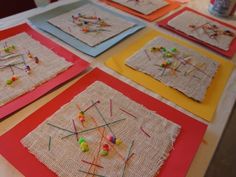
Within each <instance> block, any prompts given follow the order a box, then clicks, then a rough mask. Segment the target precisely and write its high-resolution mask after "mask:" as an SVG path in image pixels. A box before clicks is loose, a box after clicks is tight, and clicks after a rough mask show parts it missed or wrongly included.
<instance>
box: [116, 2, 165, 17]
mask: <svg viewBox="0 0 236 177" xmlns="http://www.w3.org/2000/svg"><path fill="white" fill-rule="evenodd" d="M112 1H114V2H116V3H119V4H121V5H123V6H126V7H129V8H130V9H133V10H136V11H137V12H140V13H142V14H144V15H149V14H151V13H152V12H154V11H156V10H158V9H160V8H162V7H164V6H166V5H168V4H169V3H168V2H166V1H164V0H112Z"/></svg>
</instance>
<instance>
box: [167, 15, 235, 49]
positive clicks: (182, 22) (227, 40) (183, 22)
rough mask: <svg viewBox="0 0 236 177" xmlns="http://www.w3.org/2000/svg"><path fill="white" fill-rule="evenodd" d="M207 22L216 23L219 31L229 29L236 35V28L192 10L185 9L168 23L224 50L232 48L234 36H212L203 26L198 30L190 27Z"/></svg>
mask: <svg viewBox="0 0 236 177" xmlns="http://www.w3.org/2000/svg"><path fill="white" fill-rule="evenodd" d="M206 23H210V24H211V25H216V26H217V28H218V30H219V31H222V32H223V31H226V30H229V31H231V32H233V33H234V34H235V35H236V31H235V30H233V29H231V28H228V27H226V26H224V25H222V24H220V23H218V22H216V21H214V20H211V19H209V18H206V17H204V16H201V15H198V14H196V13H194V12H190V11H184V12H182V13H181V14H180V15H178V16H176V17H174V18H173V19H171V20H170V21H169V22H168V25H169V26H171V27H173V28H175V29H176V30H178V31H181V32H183V33H185V34H186V35H189V36H193V37H194V38H196V39H199V40H201V41H203V42H205V43H208V44H211V45H213V46H215V47H218V48H220V49H223V50H228V49H229V48H230V45H231V42H232V41H233V39H234V36H227V35H217V36H216V37H215V38H210V37H209V36H208V34H206V33H205V32H204V31H203V30H202V29H201V28H199V29H197V30H193V29H192V28H190V25H195V26H196V27H198V26H201V25H204V24H206Z"/></svg>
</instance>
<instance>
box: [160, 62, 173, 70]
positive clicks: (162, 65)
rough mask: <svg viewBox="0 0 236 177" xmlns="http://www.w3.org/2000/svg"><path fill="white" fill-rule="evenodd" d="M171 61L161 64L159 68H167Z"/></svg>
mask: <svg viewBox="0 0 236 177" xmlns="http://www.w3.org/2000/svg"><path fill="white" fill-rule="evenodd" d="M171 63H172V62H171V61H170V60H168V61H163V62H162V63H161V67H162V68H167V67H168V66H170V65H171Z"/></svg>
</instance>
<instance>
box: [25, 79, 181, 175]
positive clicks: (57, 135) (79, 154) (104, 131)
mask: <svg viewBox="0 0 236 177" xmlns="http://www.w3.org/2000/svg"><path fill="white" fill-rule="evenodd" d="M180 129H181V127H180V126H179V125H177V124H175V123H173V122H171V121H169V120H167V119H165V118H163V117H161V116H160V115H157V114H156V113H154V112H152V111H150V110H148V109H147V108H145V107H143V106H142V105H140V104H138V103H136V102H134V101H132V100H130V99H129V98H127V97H126V96H124V95H123V94H121V93H120V92H118V91H116V90H114V89H113V88H111V87H109V86H107V85H105V84H104V83H102V82H99V81H96V82H94V83H93V84H92V85H90V86H89V87H88V88H87V89H86V90H84V91H83V92H81V93H80V94H78V95H77V96H75V97H74V98H73V99H72V100H71V101H70V102H69V103H67V104H66V105H64V106H63V107H61V108H60V109H59V110H58V111H57V112H55V113H54V114H53V115H51V116H50V117H49V118H48V119H47V120H45V121H44V122H42V123H41V124H40V125H39V126H38V127H37V128H35V129H34V130H33V131H32V132H30V133H29V134H28V135H26V136H25V137H24V138H23V139H22V140H21V143H22V144H23V145H24V146H25V147H27V148H28V150H29V151H30V152H31V153H32V154H34V155H35V156H36V158H37V159H38V160H39V161H41V162H42V163H43V164H45V165H46V166H47V167H48V168H49V169H51V170H52V171H53V172H55V173H56V174H57V175H58V176H66V177H72V176H73V177H76V176H79V177H81V176H86V175H88V174H91V175H95V176H99V175H100V176H137V177H149V176H154V175H155V174H156V172H157V171H159V170H160V167H161V166H162V165H163V164H164V161H165V160H166V158H167V157H168V154H169V152H170V151H171V149H172V146H173V144H174V142H175V139H176V137H177V136H178V134H179V132H180Z"/></svg>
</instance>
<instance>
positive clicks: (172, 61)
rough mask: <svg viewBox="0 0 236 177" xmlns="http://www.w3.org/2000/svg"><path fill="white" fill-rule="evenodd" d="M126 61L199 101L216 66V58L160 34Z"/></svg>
mask: <svg viewBox="0 0 236 177" xmlns="http://www.w3.org/2000/svg"><path fill="white" fill-rule="evenodd" d="M125 64H126V65H127V66H129V67H131V68H133V69H135V70H137V71H140V72H143V73H145V74H148V75H150V76H152V77H153V78H155V79H156V80H159V81H160V82H162V83H163V84H165V85H167V86H170V87H172V88H175V89H177V90H178V91H180V92H182V93H183V94H185V95H186V96H188V97H190V98H193V99H194V100H196V101H199V102H202V101H203V100H204V97H205V94H206V92H207V88H208V87H209V85H210V83H211V80H212V78H213V77H214V75H215V73H216V71H217V68H218V67H219V63H217V62H216V61H213V60H210V59H208V58H206V57H204V56H201V55H200V54H198V53H196V52H194V51H192V50H190V49H187V48H185V47H182V46H180V45H178V44H176V43H174V42H171V41H169V40H167V39H164V38H162V37H157V38H155V39H154V40H152V41H151V42H149V43H148V44H147V45H146V46H145V47H143V49H141V50H140V51H138V52H137V53H135V54H134V55H133V56H131V57H130V58H128V59H127V60H126V62H125Z"/></svg>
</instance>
